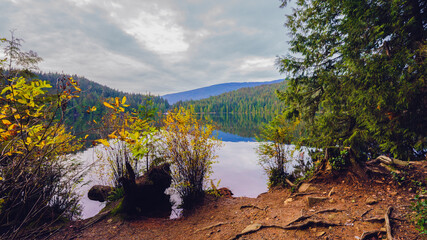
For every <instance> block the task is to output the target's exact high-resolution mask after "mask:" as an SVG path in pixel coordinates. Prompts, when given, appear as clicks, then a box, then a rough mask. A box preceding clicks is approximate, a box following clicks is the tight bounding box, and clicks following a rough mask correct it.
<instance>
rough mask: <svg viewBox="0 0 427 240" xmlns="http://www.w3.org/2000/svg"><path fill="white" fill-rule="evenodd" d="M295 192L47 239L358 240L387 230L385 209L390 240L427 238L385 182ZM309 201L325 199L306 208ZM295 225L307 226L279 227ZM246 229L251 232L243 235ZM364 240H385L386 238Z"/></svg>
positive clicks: (113, 222) (103, 223)
mask: <svg viewBox="0 0 427 240" xmlns="http://www.w3.org/2000/svg"><path fill="white" fill-rule="evenodd" d="M304 188H306V189H304ZM299 190H300V191H297V192H296V193H291V191H290V190H289V189H282V188H280V189H274V190H271V191H269V192H267V193H263V194H261V195H259V196H258V197H257V198H246V197H237V198H234V197H220V198H215V197H213V196H208V197H207V198H206V200H205V201H204V203H203V205H201V206H199V207H198V208H196V209H195V210H194V211H193V212H191V213H188V214H186V216H185V217H182V218H179V219H174V220H169V219H165V218H142V217H141V218H139V219H134V220H123V219H121V218H119V217H115V216H111V215H105V216H104V217H100V216H101V215H99V216H98V219H99V220H97V221H96V222H95V221H94V220H96V219H97V218H96V217H95V218H93V219H88V220H84V221H78V222H72V223H69V224H68V225H67V226H66V227H64V228H63V229H62V230H60V231H58V232H56V234H54V235H53V236H52V237H51V238H50V239H361V237H362V234H363V233H364V232H368V231H381V230H382V231H385V230H386V229H385V223H384V219H383V218H384V216H385V213H386V211H387V209H388V208H389V207H392V209H391V214H390V223H391V230H392V236H393V239H402V240H403V239H405V240H410V239H427V236H426V235H420V234H419V232H418V231H417V230H416V228H415V226H414V224H413V222H412V221H411V216H412V212H411V211H412V210H411V206H412V205H411V203H413V202H414V196H415V193H414V192H413V189H411V188H410V187H402V186H399V185H398V184H396V183H395V182H393V181H392V180H390V179H381V178H379V179H376V180H371V181H368V182H363V183H362V182H358V181H355V180H354V179H352V178H351V177H346V176H343V177H340V178H337V179H333V180H322V181H318V182H317V183H316V182H312V183H310V184H304V185H302V186H301V187H300V189H299ZM303 190H304V191H303ZM309 197H323V198H325V199H323V200H322V201H321V202H318V203H314V204H312V205H310V206H309V205H308V200H307V198H309ZM301 216H306V217H308V218H306V219H303V218H300V217H301ZM298 218H300V221H296V222H294V223H292V224H290V225H289V223H291V222H292V221H293V220H295V219H298ZM375 218H376V219H375ZM91 221H92V222H95V223H94V224H90V223H91ZM310 222H311V223H310ZM296 225H300V226H301V225H306V226H305V227H304V226H302V227H298V228H297V229H284V228H281V227H285V228H286V226H296ZM248 226H250V227H252V228H253V230H252V232H251V230H248V232H247V233H244V234H242V231H244V230H245V228H247V227H248ZM365 239H386V233H385V232H383V233H379V234H374V237H370V238H365Z"/></svg>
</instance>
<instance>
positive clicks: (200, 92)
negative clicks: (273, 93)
mask: <svg viewBox="0 0 427 240" xmlns="http://www.w3.org/2000/svg"><path fill="white" fill-rule="evenodd" d="M282 81H283V79H278V80H274V81H268V82H231V83H221V84H216V85H212V86H208V87H203V88H197V89H193V90H190V91H185V92H179V93H172V94H166V95H164V96H162V97H163V98H164V99H166V100H168V102H169V103H170V104H175V103H177V102H179V101H190V100H200V99H204V98H208V97H211V96H217V95H220V94H223V93H226V92H231V91H234V90H238V89H241V88H250V87H256V86H262V85H268V84H274V83H279V82H282Z"/></svg>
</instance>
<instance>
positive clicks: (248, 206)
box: [240, 204, 268, 211]
mask: <svg viewBox="0 0 427 240" xmlns="http://www.w3.org/2000/svg"><path fill="white" fill-rule="evenodd" d="M243 208H255V209H259V210H261V211H265V210H267V208H268V206H266V207H264V208H260V207H258V206H255V205H252V204H250V205H242V206H240V209H243Z"/></svg>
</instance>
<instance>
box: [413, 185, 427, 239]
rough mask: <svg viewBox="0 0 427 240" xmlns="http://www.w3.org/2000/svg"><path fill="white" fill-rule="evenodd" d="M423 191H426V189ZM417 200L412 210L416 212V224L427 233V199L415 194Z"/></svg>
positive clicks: (421, 230) (423, 232)
mask: <svg viewBox="0 0 427 240" xmlns="http://www.w3.org/2000/svg"><path fill="white" fill-rule="evenodd" d="M423 192H424V193H426V191H423ZM415 201H416V202H415V203H414V204H413V207H412V210H413V211H414V212H415V216H414V220H415V224H416V225H417V226H418V230H419V231H420V232H421V233H422V234H426V235H427V201H426V200H425V199H420V198H419V195H417V196H415Z"/></svg>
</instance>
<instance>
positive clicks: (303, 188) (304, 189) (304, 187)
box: [298, 183, 311, 192]
mask: <svg viewBox="0 0 427 240" xmlns="http://www.w3.org/2000/svg"><path fill="white" fill-rule="evenodd" d="M310 186H311V184H310V183H302V184H301V186H300V187H299V188H298V192H305V191H307V190H308V188H309V187H310Z"/></svg>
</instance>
